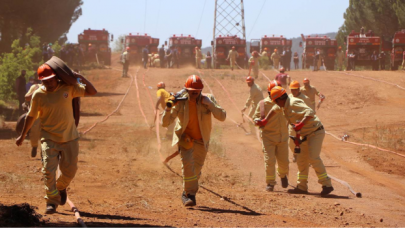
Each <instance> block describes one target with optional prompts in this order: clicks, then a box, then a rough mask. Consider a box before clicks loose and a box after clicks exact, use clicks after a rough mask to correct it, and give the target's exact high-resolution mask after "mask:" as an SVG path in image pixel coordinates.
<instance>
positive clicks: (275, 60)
mask: <svg viewBox="0 0 405 228" xmlns="http://www.w3.org/2000/svg"><path fill="white" fill-rule="evenodd" d="M280 58H281V56H280V55H279V54H278V52H277V49H274V52H273V54H271V61H273V69H278V68H279V67H280Z"/></svg>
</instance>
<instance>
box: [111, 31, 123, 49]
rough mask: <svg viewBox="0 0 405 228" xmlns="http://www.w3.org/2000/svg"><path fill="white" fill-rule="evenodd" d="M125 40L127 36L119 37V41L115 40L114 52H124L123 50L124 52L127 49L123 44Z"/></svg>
mask: <svg viewBox="0 0 405 228" xmlns="http://www.w3.org/2000/svg"><path fill="white" fill-rule="evenodd" d="M124 39H125V35H120V36H119V37H118V39H115V41H114V44H113V51H114V52H122V50H124V48H125V46H124V43H123V42H121V41H122V40H124Z"/></svg>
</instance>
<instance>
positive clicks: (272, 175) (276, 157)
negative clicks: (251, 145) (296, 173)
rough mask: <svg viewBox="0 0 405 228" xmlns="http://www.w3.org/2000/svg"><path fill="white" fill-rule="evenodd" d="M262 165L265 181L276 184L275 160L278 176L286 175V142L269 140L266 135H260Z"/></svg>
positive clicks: (287, 162) (287, 161)
mask: <svg viewBox="0 0 405 228" xmlns="http://www.w3.org/2000/svg"><path fill="white" fill-rule="evenodd" d="M262 140H263V144H262V146H263V154H264V166H265V170H266V183H267V184H270V185H276V183H277V182H276V161H277V164H278V167H277V174H278V176H280V178H284V177H285V176H287V175H288V164H289V160H288V143H287V141H285V142H279V143H275V142H270V141H269V140H266V137H263V136H262Z"/></svg>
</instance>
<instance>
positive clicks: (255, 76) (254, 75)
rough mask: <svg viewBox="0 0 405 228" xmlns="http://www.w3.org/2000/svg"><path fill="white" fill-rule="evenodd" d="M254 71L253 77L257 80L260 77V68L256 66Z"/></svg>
mask: <svg viewBox="0 0 405 228" xmlns="http://www.w3.org/2000/svg"><path fill="white" fill-rule="evenodd" d="M252 70H253V77H254V78H255V79H257V78H258V77H259V67H258V66H255V67H253V68H252Z"/></svg>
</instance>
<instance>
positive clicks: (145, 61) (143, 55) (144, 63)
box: [142, 45, 149, 69]
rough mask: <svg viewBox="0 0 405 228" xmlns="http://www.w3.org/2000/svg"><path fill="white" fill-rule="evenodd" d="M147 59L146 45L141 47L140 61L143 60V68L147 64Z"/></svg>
mask: <svg viewBox="0 0 405 228" xmlns="http://www.w3.org/2000/svg"><path fill="white" fill-rule="evenodd" d="M148 60H149V49H148V45H146V46H145V47H144V48H143V49H142V62H143V68H145V69H146V66H147V65H148Z"/></svg>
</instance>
